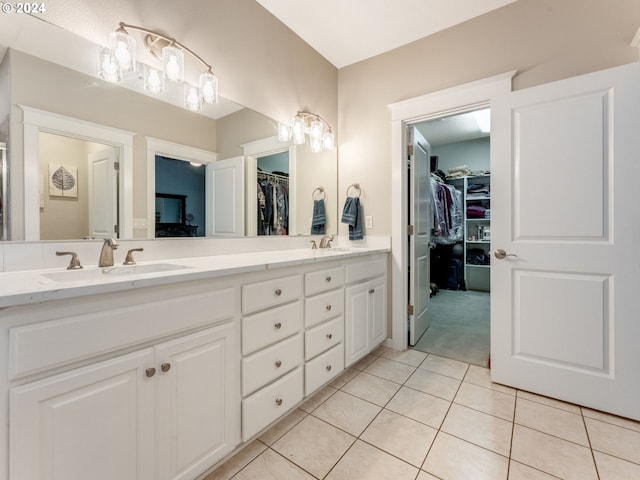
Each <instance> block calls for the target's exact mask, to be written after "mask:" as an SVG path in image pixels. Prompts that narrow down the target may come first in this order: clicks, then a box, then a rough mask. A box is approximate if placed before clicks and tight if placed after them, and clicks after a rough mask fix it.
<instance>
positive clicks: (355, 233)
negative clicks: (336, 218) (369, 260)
mask: <svg viewBox="0 0 640 480" xmlns="http://www.w3.org/2000/svg"><path fill="white" fill-rule="evenodd" d="M342 223H346V224H348V225H349V240H362V238H363V234H362V214H361V211H360V199H359V198H358V197H347V200H346V201H345V202H344V208H343V209H342Z"/></svg>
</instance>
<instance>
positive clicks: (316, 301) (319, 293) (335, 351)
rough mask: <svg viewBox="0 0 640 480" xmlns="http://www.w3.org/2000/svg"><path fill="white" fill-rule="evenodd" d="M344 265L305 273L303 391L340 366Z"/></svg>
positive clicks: (311, 389) (335, 372) (319, 383)
mask: <svg viewBox="0 0 640 480" xmlns="http://www.w3.org/2000/svg"><path fill="white" fill-rule="evenodd" d="M343 287H344V267H343V266H342V265H340V266H333V267H329V268H324V269H322V270H315V271H312V272H307V273H305V278H304V288H305V297H306V298H305V316H304V325H305V332H304V358H305V360H306V364H305V377H304V384H305V395H307V396H308V395H311V394H312V393H313V392H314V391H316V390H317V389H318V388H320V387H321V386H322V385H324V384H325V383H327V382H328V381H330V380H331V379H332V378H334V377H335V376H336V375H338V374H339V373H340V372H342V370H343V369H344V344H343V339H344V288H343Z"/></svg>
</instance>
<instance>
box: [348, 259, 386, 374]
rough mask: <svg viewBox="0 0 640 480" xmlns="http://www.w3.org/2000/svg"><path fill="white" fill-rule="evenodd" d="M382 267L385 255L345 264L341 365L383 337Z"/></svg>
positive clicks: (383, 300) (383, 283)
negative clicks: (343, 356)
mask: <svg viewBox="0 0 640 480" xmlns="http://www.w3.org/2000/svg"><path fill="white" fill-rule="evenodd" d="M386 271H387V259H386V256H377V257H373V258H372V259H370V260H369V261H366V262H358V263H353V264H350V265H347V266H346V282H347V286H346V288H345V367H348V366H350V365H352V364H353V363H355V362H356V361H357V360H359V359H361V358H362V357H364V356H365V355H367V354H368V353H369V352H371V351H372V350H373V349H374V348H375V347H376V346H378V345H379V344H380V343H382V342H383V341H384V340H385V339H386V338H387V278H386Z"/></svg>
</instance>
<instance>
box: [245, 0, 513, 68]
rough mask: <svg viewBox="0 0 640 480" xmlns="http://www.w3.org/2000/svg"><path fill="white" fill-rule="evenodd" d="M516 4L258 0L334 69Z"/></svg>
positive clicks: (504, 0)
mask: <svg viewBox="0 0 640 480" xmlns="http://www.w3.org/2000/svg"><path fill="white" fill-rule="evenodd" d="M514 1H516V0H393V1H390V0H322V1H321V2H318V1H315V0H257V2H258V3H259V4H260V5H262V6H263V7H264V8H266V9H267V10H268V11H269V12H271V14H273V15H274V16H275V17H276V18H278V19H279V20H280V21H281V22H282V23H284V24H285V25H286V26H287V27H289V28H290V29H291V30H293V31H294V32H295V33H296V34H297V35H298V36H299V37H300V38H302V39H303V40H304V41H305V42H307V43H308V44H309V45H311V47H313V49H314V50H316V51H317V52H318V53H320V54H321V55H322V56H323V57H324V58H326V59H327V60H328V61H329V62H331V63H332V64H333V65H335V66H336V67H337V68H342V67H346V66H348V65H351V64H353V63H356V62H359V61H361V60H365V59H367V58H371V57H374V56H376V55H379V54H381V53H384V52H388V51H390V50H393V49H395V48H398V47H401V46H403V45H406V44H408V43H411V42H413V41H415V40H418V39H420V38H423V37H426V36H429V35H431V34H434V33H436V32H439V31H441V30H445V29H447V28H449V27H452V26H454V25H457V24H459V23H462V22H465V21H467V20H470V19H472V18H474V17H477V16H479V15H482V14H484V13H487V12H490V11H491V10H495V9H497V8H500V7H503V6H505V5H508V4H509V3H513V2H514Z"/></svg>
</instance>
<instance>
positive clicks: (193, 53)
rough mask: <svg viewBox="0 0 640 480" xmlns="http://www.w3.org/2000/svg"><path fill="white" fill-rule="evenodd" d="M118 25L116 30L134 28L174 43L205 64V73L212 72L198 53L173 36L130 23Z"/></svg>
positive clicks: (124, 30)
mask: <svg viewBox="0 0 640 480" xmlns="http://www.w3.org/2000/svg"><path fill="white" fill-rule="evenodd" d="M119 25H120V28H118V30H120V31H123V32H125V33H127V30H126V29H127V28H129V29H131V30H136V31H138V32H143V33H147V34H149V35H153V36H155V37H158V38H162V39H163V40H166V41H167V42H169V43H170V44H171V45H175V46H176V47H178V48H179V49H180V50H184V51H185V52H187V53H188V54H189V55H191V56H192V57H193V58H195V59H196V60H198V61H199V62H200V63H201V64H202V65H204V66H205V68H206V69H207V73H212V67H211V65H209V64H208V63H207V62H205V61H204V60H203V59H202V57H201V56H200V55H198V54H197V53H196V52H194V51H193V50H191V49H190V48H189V47H186V46H185V45H183V44H181V43H180V42H178V41H177V40H176V39H175V38H171V37H167V36H166V35H163V34H162V33H158V32H156V31H153V30H149V29H148V28H144V27H138V26H137V25H130V24H128V23H124V22H120V24H119Z"/></svg>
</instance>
